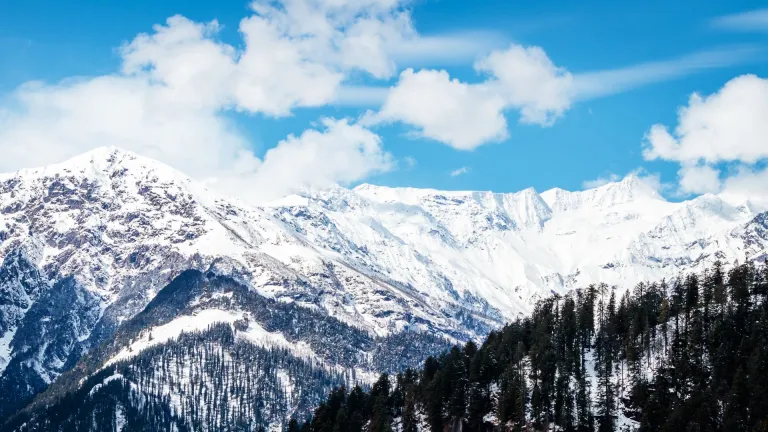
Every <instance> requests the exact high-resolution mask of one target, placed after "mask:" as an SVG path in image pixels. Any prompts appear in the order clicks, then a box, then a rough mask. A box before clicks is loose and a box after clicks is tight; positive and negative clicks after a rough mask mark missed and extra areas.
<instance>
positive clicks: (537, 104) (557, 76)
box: [475, 45, 573, 126]
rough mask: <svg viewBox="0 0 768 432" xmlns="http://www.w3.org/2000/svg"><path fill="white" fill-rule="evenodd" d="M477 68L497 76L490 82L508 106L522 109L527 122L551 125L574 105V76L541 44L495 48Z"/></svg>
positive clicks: (478, 63) (524, 120)
mask: <svg viewBox="0 0 768 432" xmlns="http://www.w3.org/2000/svg"><path fill="white" fill-rule="evenodd" d="M475 69H477V70H478V71H480V72H486V73H489V74H491V75H492V76H493V77H494V78H493V80H491V81H489V82H488V83H487V85H488V86H492V87H496V88H497V91H498V92H499V94H501V95H502V96H503V97H504V98H505V100H506V103H507V106H508V108H515V109H519V110H520V119H521V121H522V122H524V123H536V124H540V125H543V126H550V125H552V124H553V123H554V121H555V119H557V118H558V117H560V116H562V115H563V113H564V112H565V111H566V110H567V109H568V108H569V107H570V106H571V98H572V94H571V93H572V85H573V76H572V75H571V73H570V72H568V71H567V70H566V69H564V68H562V67H558V66H555V64H554V63H552V60H550V59H549V57H547V54H546V53H545V52H544V50H543V49H541V48H540V47H537V46H532V47H524V46H521V45H512V46H511V47H509V48H508V49H506V50H503V51H494V52H492V53H491V54H490V55H488V56H487V57H485V58H483V59H480V60H479V61H478V62H477V63H476V64H475Z"/></svg>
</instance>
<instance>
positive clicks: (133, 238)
mask: <svg viewBox="0 0 768 432" xmlns="http://www.w3.org/2000/svg"><path fill="white" fill-rule="evenodd" d="M760 210H762V209H759V208H755V206H754V205H752V204H751V203H748V202H746V203H734V202H729V201H727V200H724V199H723V198H721V197H718V196H713V195H705V196H702V197H699V198H696V199H693V200H690V201H685V202H679V203H670V202H667V201H665V200H664V199H663V198H662V197H660V196H659V195H658V194H657V193H656V192H655V191H654V190H653V189H651V188H649V187H648V186H647V185H645V184H644V183H643V182H642V181H641V180H640V179H637V178H634V177H629V178H627V179H625V180H623V181H621V182H617V183H611V184H607V185H605V186H601V187H600V188H597V189H592V190H587V191H581V192H568V191H564V190H559V189H557V190H550V191H546V192H543V193H541V194H539V193H537V192H536V191H534V190H533V189H528V190H524V191H521V192H518V193H508V194H494V193H490V192H446V191H435V190H423V189H407V188H395V189H393V188H385V187H378V186H371V185H362V186H358V187H357V188H355V189H351V190H350V189H344V188H340V187H337V188H330V189H325V190H320V191H313V192H311V193H309V192H307V193H300V194H297V195H293V196H289V197H286V198H285V199H282V200H280V201H278V202H274V203H270V204H268V205H261V206H253V205H248V204H245V203H242V202H239V201H237V200H232V199H228V198H223V197H220V196H218V195H216V194H214V193H212V192H210V191H208V190H206V189H205V188H203V187H202V186H200V185H198V184H196V183H195V182H194V181H192V180H190V179H188V178H187V177H185V176H184V175H183V174H181V173H178V172H177V171H174V170H173V169H171V168H169V167H167V166H165V165H162V164H160V163H157V162H155V161H152V160H150V159H146V158H142V157H139V156H136V155H134V154H132V153H129V152H124V151H121V150H119V149H115V148H102V149H98V150H95V151H93V152H90V153H88V154H85V155H82V156H79V157H77V158H75V159H72V160H70V161H67V162H65V163H62V164H59V165H54V166H50V167H46V168H41V169H36V170H26V171H21V172H18V173H13V174H5V175H0V260H1V261H0V262H2V265H1V267H0V372H2V375H0V388H1V389H4V390H6V393H4V394H3V397H5V398H6V400H5V401H3V400H0V403H2V404H5V405H4V407H5V408H3V407H0V410H3V411H2V413H3V415H8V414H10V413H11V412H12V411H13V409H14V408H15V406H14V403H15V404H17V403H18V402H14V403H11V402H9V401H10V400H11V399H12V398H13V399H14V400H16V401H19V400H26V399H28V398H29V397H31V396H32V395H34V394H36V393H38V392H40V391H41V390H43V389H45V388H46V387H47V386H48V385H49V384H50V383H51V382H53V381H54V380H56V378H57V377H58V376H59V375H60V374H62V373H63V372H64V371H66V370H68V369H70V368H71V367H72V366H73V365H75V364H77V362H78V360H79V359H80V358H81V356H83V354H85V353H87V352H89V350H91V351H92V353H93V352H95V351H93V350H94V349H95V348H96V347H100V348H99V350H101V349H102V348H101V347H103V346H111V347H113V348H114V350H113V351H114V352H110V353H108V354H103V353H102V355H101V357H93V358H92V360H90V361H95V362H96V363H98V362H102V363H103V362H107V361H109V360H110V359H111V357H109V355H112V356H117V355H118V354H120V352H121V350H122V349H123V348H126V349H129V350H134V352H141V351H142V350H143V349H144V348H149V347H154V346H155V345H154V344H153V343H149V341H148V338H149V334H152V335H153V338H154V340H155V341H157V340H158V338H157V336H156V334H157V330H151V329H152V328H156V327H159V326H166V327H164V328H163V332H164V333H163V334H165V335H170V336H168V337H166V339H164V342H169V343H171V340H172V339H173V338H174V337H176V336H178V335H179V334H180V333H181V332H182V331H196V332H203V331H205V330H206V329H207V326H208V325H211V324H214V323H216V322H227V323H230V324H231V325H232V326H233V329H234V330H233V332H234V335H233V337H234V338H235V339H237V340H238V341H239V340H240V339H238V338H241V339H242V338H246V339H248V338H250V339H248V340H249V341H250V342H248V343H252V344H255V345H256V346H259V347H262V348H263V347H265V346H269V347H277V348H279V349H284V350H288V352H289V353H291V356H293V357H296V358H298V359H306V358H308V357H307V355H309V354H307V353H308V352H309V353H311V356H319V357H318V358H321V359H322V361H323V362H325V363H327V366H328V367H332V368H333V367H341V368H342V369H344V370H345V371H347V372H344V373H345V374H348V373H349V371H351V370H356V369H357V368H361V371H367V372H370V373H372V372H374V371H379V370H382V368H386V366H385V364H384V363H377V362H380V359H381V358H383V355H382V353H384V352H395V353H396V356H397V358H396V359H395V358H392V357H386V358H387V359H388V360H391V361H393V362H395V364H409V363H410V362H412V361H417V360H418V359H419V356H420V355H421V353H422V352H421V351H419V352H418V353H417V354H415V355H413V356H411V354H410V353H409V352H408V351H407V350H403V349H395V347H398V346H399V345H398V344H397V343H395V341H397V340H398V339H397V338H405V339H408V338H410V337H411V336H407V335H414V334H417V333H418V334H421V333H427V334H429V335H433V336H437V337H446V338H449V339H450V340H461V341H463V340H468V339H478V338H481V337H483V336H484V335H485V334H487V333H488V331H490V330H491V329H493V328H497V327H498V326H500V325H501V324H502V323H504V322H506V321H509V320H511V319H513V318H515V317H516V316H518V315H519V314H521V313H528V312H530V310H531V308H532V305H533V304H534V302H535V301H536V300H537V299H540V298H542V297H543V296H546V295H549V294H550V293H552V292H557V293H562V292H565V291H567V290H570V289H572V288H574V287H579V286H585V285H588V284H590V283H593V282H607V283H608V284H613V285H618V286H621V287H622V288H625V287H628V286H632V285H634V284H635V283H637V282H639V281H642V280H659V279H661V278H664V277H670V276H673V275H676V274H678V273H679V272H680V271H688V270H699V269H701V268H703V267H704V266H706V265H708V264H709V263H711V262H713V261H714V260H715V259H722V260H723V261H726V262H731V261H734V260H740V261H744V260H755V259H759V258H760V257H764V256H765V251H766V244H768V234H767V233H766V232H767V230H766V226H765V220H766V214H765V213H760ZM189 271H196V272H197V273H189ZM209 273H210V274H212V275H216V277H217V278H218V277H226V278H228V280H230V281H231V282H232V283H233V284H236V285H237V286H238V287H241V288H238V289H232V290H230V291H226V290H224V291H221V290H219V291H215V290H214V292H213V294H210V295H211V298H210V299H209V298H206V297H205V295H208V294H205V293H208V291H206V290H205V289H203V290H202V291H200V289H198V288H199V285H200V284H202V285H204V286H208V285H210V284H211V282H210V279H209V277H208V274H209ZM192 274H195V275H197V276H194V277H192V276H190V275H192ZM179 277H182V280H185V278H190V277H192V279H191V280H195V279H194V278H200V279H199V281H198V282H195V283H192V282H190V283H191V285H189V286H187V285H184V288H183V289H182V288H179V287H178V284H179V283H180V282H179ZM169 284H170V285H169ZM174 287H175V288H174ZM190 287H192V288H190ZM193 288H194V289H193ZM227 293H229V294H227ZM237 293H241V294H237ZM214 294H215V295H214ZM225 294H226V295H225ZM201 296H202V297H201ZM249 296H250V297H249ZM246 297H247V298H246ZM254 299H259V300H254ZM195 302H198V303H195ZM227 302H229V303H227ZM158 304H162V305H165V306H163V307H164V308H169V309H162V308H161V309H159V310H161V311H165V312H163V313H164V314H165V315H163V316H160V317H158V316H156V315H152V313H153V312H152V311H153V310H155V309H154V308H155V307H157V305H158ZM246 304H247V305H252V304H259V305H262V306H259V308H256V309H249V308H250V307H251V306H248V307H246V306H243V305H246ZM218 305H221V306H220V307H219V306H218ZM283 307H290V308H292V309H291V311H294V312H291V313H299V312H296V311H309V312H311V313H312V314H314V315H313V316H316V317H318V318H317V319H323V320H328V321H327V322H332V323H334V324H333V326H332V327H329V328H330V329H332V330H328V329H329V328H326V327H323V326H322V325H321V326H320V327H318V328H313V329H312V330H313V332H310V331H309V330H307V331H306V332H305V333H301V334H300V335H297V334H295V332H297V331H299V330H296V329H301V328H303V327H302V326H304V325H306V324H307V323H315V322H316V321H312V320H309V321H307V320H305V318H304V315H302V316H301V317H294V318H295V319H294V320H293V321H286V322H285V323H284V324H283V325H281V326H275V327H270V325H272V324H268V323H269V322H272V321H269V320H270V319H271V318H268V317H269V316H271V315H270V314H274V313H276V312H274V311H276V310H281V311H283V312H285V310H283V309H280V308H283ZM142 311H144V312H142ZM222 311H223V312H222ZM156 313H159V312H156ZM281 313H282V312H281ZM301 313H305V312H301ZM148 314H149V315H148ZM150 315H151V316H152V319H151V320H148V321H136V320H140V319H143V318H142V317H147V316H150ZM246 315H247V317H246ZM246 318H247V321H248V322H249V323H259V324H258V326H259V327H258V328H256V327H254V328H253V329H251V330H250V331H249V330H247V328H248V327H246V329H245V330H238V329H237V327H236V326H234V323H236V322H240V323H242V322H243V320H244V319H246ZM206 320H207V321H206ZM200 322H202V323H205V326H202V327H201V326H198V325H196V324H199V323H200ZM323 322H325V321H323ZM137 323H138V324H137ZM121 325H124V326H123V327H122V328H121ZM328 325H330V324H328ZM125 326H128V327H130V328H135V329H139V330H136V331H139V332H140V331H146V332H147V333H145V334H142V336H141V337H139V333H135V334H133V336H132V337H133V338H134V339H136V340H139V342H141V343H140V344H139V345H136V346H133V345H134V343H136V340H132V339H119V337H120V335H121V334H126V333H125V332H126V331H127V330H126V328H127V327H125ZM131 326H132V327H131ZM337 326H343V328H345V329H349V332H351V333H349V334H347V333H342V334H336V330H337ZM339 328H341V327H339ZM323 329H325V330H323ZM326 330H327V331H326ZM345 331H346V330H345ZM238 332H239V333H242V334H239V333H238ZM247 335H250V336H247ZM403 335H406V336H403ZM334 337H338V338H339V339H333V338H334ZM414 337H415V336H414ZM419 337H421V336H419ZM142 338H143V339H142ZM326 338H331V339H326ZM329 340H332V341H334V344H337V343H338V344H343V346H341V348H337V345H333V347H332V348H329V347H328V345H327V344H328V343H329V342H328V341H329ZM386 340H390V341H391V342H392V343H391V344H389V345H387V344H388V343H389V342H381V341H386ZM435 340H436V339H435ZM117 341H122V342H120V344H119V345H117V346H116V345H115V344H116V343H117ZM142 341H143V342H142ZM313 341H314V342H313ZM376 341H379V342H376ZM313 343H314V345H313ZM379 343H380V345H377V344H379ZM430 343H432V342H430ZM103 344H106V345H103ZM142 344H143V345H142ZM323 344H326V345H325V346H323ZM381 344H383V345H381ZM234 345H237V343H234ZM234 345H233V346H234ZM427 346H429V347H432V346H433V345H427ZM434 346H435V347H437V346H441V345H440V343H437V342H434ZM118 347H119V348H120V349H117V348H118ZM277 348H276V349H277ZM152 349H155V348H152ZM389 350H395V351H389ZM97 351H98V350H97ZM99 352H100V351H99ZM424 352H426V349H425V350H424ZM130 353H131V351H129V354H130ZM342 354H343V355H342ZM340 355H341V357H339V356H340ZM311 356H310V357H309V358H314V357H311ZM323 356H328V357H323ZM366 356H372V359H371V358H367V357H366ZM128 357H129V356H128V354H123V355H122V357H120V358H119V359H120V360H121V361H122V360H126V359H127V358H128ZM93 359H96V360H93ZM115 361H117V360H115ZM325 363H324V364H325ZM94 364H95V363H94ZM91 366H92V367H96V368H98V367H101V366H103V364H101V365H95V366H94V365H91ZM88 371H89V373H92V372H95V371H96V369H88ZM361 373H362V376H364V377H365V376H367V375H365V373H363V372H361ZM344 376H348V375H344ZM345 379H346V378H345ZM286 385H288V384H286ZM67 388H70V387H67ZM72 388H74V387H72ZM158 397H160V396H158ZM297 406H298V405H297Z"/></svg>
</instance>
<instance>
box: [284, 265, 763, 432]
mask: <svg viewBox="0 0 768 432" xmlns="http://www.w3.org/2000/svg"><path fill="white" fill-rule="evenodd" d="M767 297H768V270H767V269H766V266H764V265H754V264H743V265H737V266H734V267H733V268H731V269H729V270H727V271H726V270H724V268H723V265H722V264H720V263H719V262H718V263H716V264H715V265H714V266H713V267H712V268H710V269H708V270H707V271H705V272H704V274H701V275H687V276H683V277H680V278H677V279H675V280H673V281H670V282H661V283H653V284H639V285H638V286H637V287H635V288H634V289H633V290H629V291H627V292H626V293H625V294H624V295H622V296H617V295H616V292H615V291H614V290H611V289H609V288H608V287H607V286H605V285H598V286H590V287H588V288H586V289H582V290H577V291H574V292H573V293H572V294H569V295H567V296H564V297H559V296H555V297H552V298H549V299H546V300H543V301H541V302H539V303H538V304H537V306H536V308H535V311H534V313H533V314H532V315H531V316H530V317H526V318H522V319H519V320H517V321H515V322H513V323H511V324H509V325H507V326H506V327H504V328H503V329H502V330H499V331H495V332H493V333H491V334H490V335H489V336H488V338H487V340H486V341H485V343H484V344H483V345H482V346H480V347H478V346H477V345H476V344H474V343H472V342H469V343H467V344H466V345H464V346H463V347H454V348H453V349H452V350H450V351H449V352H446V353H444V354H442V355H441V356H439V357H436V358H435V357H430V358H429V359H428V360H427V361H426V362H425V364H424V366H423V368H422V369H421V370H406V371H404V372H403V373H399V374H397V375H396V376H388V375H382V376H381V378H380V379H379V381H378V382H377V383H376V384H375V385H374V386H373V387H372V388H371V390H370V391H369V392H367V393H366V392H363V391H362V390H361V389H360V388H354V389H353V390H352V391H350V392H347V390H345V389H344V388H338V389H336V390H334V391H333V392H332V393H331V394H330V397H329V399H328V400H327V401H326V402H324V403H323V404H321V405H320V407H319V408H318V409H317V410H316V411H315V414H314V416H313V418H312V419H311V420H309V421H306V422H303V419H298V421H297V420H292V421H291V422H290V424H289V426H288V429H289V430H290V432H297V431H298V430H299V429H301V432H358V431H361V430H367V431H368V432H385V431H391V430H400V431H403V432H416V431H417V430H426V429H428V430H431V431H433V432H442V431H448V430H451V431H461V430H464V431H466V430H469V431H485V430H516V431H522V430H526V431H530V430H552V429H555V430H563V431H618V430H639V431H675V432H682V431H768V301H766V300H767ZM302 423H303V424H302Z"/></svg>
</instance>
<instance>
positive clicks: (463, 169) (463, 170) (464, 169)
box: [450, 166, 469, 177]
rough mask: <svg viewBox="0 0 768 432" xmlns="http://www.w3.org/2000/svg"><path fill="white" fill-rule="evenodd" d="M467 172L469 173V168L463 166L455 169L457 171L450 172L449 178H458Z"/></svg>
mask: <svg viewBox="0 0 768 432" xmlns="http://www.w3.org/2000/svg"><path fill="white" fill-rule="evenodd" d="M468 172H469V167H465V166H463V167H461V168H457V169H455V170H453V171H451V172H450V175H451V177H458V176H460V175H464V174H466V173H468Z"/></svg>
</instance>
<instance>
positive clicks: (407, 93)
mask: <svg viewBox="0 0 768 432" xmlns="http://www.w3.org/2000/svg"><path fill="white" fill-rule="evenodd" d="M475 67H476V69H477V70H478V71H479V72H487V73H489V74H491V75H492V76H491V77H490V78H489V79H487V80H486V81H484V82H482V83H479V84H470V83H465V82H461V81H459V80H458V79H455V78H454V79H451V77H450V76H449V74H448V72H446V71H444V70H439V71H438V70H432V69H422V70H419V71H418V72H414V71H413V70H412V69H407V70H405V71H403V72H402V73H401V74H400V79H399V81H398V83H397V85H395V86H394V87H392V88H391V89H390V91H389V93H388V94H387V97H386V99H385V100H384V104H383V106H382V108H381V110H380V111H379V113H378V114H375V115H373V116H371V117H369V119H368V121H369V122H371V123H380V122H392V121H401V122H403V123H406V124H408V125H411V126H413V127H415V128H416V130H417V132H418V134H419V135H421V136H423V137H427V138H431V139H434V140H437V141H440V142H442V143H445V144H448V145H450V146H451V147H454V148H456V149H459V150H472V149H474V148H476V147H478V146H480V145H483V144H486V143H489V142H494V141H500V140H503V139H506V138H507V136H508V132H507V121H506V118H505V116H504V112H505V111H507V110H511V109H516V110H519V111H520V114H521V122H524V123H537V124H540V125H544V126H548V125H551V124H552V123H553V122H554V121H555V119H556V118H557V117H559V116H561V115H562V114H563V113H564V112H565V110H567V109H568V107H569V106H570V99H569V96H568V94H569V87H570V83H571V75H570V74H569V73H568V72H567V71H565V70H564V69H562V68H558V67H556V66H555V65H554V64H553V63H552V61H551V60H549V58H548V57H547V55H546V53H544V51H543V50H542V49H541V48H538V47H529V48H526V47H522V46H519V45H512V46H511V47H509V48H508V49H507V50H505V51H494V52H492V53H491V54H489V55H488V56H487V57H485V58H484V59H481V60H479V61H478V62H477V63H476V65H475Z"/></svg>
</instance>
